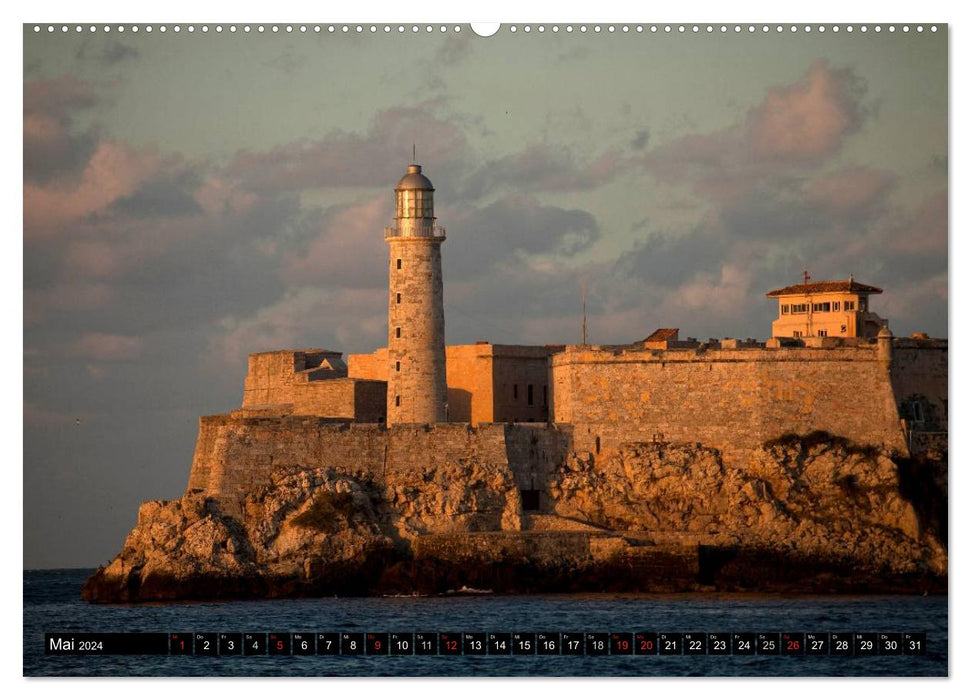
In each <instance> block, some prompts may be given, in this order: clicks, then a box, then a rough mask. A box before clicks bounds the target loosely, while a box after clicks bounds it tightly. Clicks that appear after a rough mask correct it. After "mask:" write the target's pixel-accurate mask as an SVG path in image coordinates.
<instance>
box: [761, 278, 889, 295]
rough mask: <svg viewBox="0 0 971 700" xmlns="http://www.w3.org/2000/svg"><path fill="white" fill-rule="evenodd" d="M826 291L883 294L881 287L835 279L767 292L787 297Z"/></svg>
mask: <svg viewBox="0 0 971 700" xmlns="http://www.w3.org/2000/svg"><path fill="white" fill-rule="evenodd" d="M824 292H855V293H858V294H882V293H883V290H882V289H880V288H879V287H871V286H870V285H869V284H860V283H859V282H854V281H853V280H835V281H832V282H809V283H808V284H794V285H792V286H791V287H783V288H782V289H774V290H772V291H771V292H769V293H767V294H766V295H765V296H767V297H787V296H795V295H805V294H822V293H824Z"/></svg>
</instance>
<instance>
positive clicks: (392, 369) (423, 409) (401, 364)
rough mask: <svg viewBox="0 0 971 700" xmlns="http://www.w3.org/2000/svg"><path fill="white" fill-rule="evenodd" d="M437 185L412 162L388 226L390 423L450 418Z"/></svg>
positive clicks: (399, 186) (442, 234) (400, 183)
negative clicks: (447, 399)
mask: <svg viewBox="0 0 971 700" xmlns="http://www.w3.org/2000/svg"><path fill="white" fill-rule="evenodd" d="M434 192H435V188H434V187H433V186H432V183H431V181H430V180H429V179H428V178H427V177H425V176H424V175H423V174H422V172H421V166H420V165H417V164H412V165H409V166H408V172H407V173H405V175H404V177H402V178H401V179H400V180H399V181H398V184H397V186H396V187H395V188H394V197H395V217H394V224H393V225H392V226H389V227H387V228H385V230H384V240H386V241H387V242H388V247H389V250H390V255H389V270H388V362H389V367H388V413H387V420H388V425H396V424H402V423H440V422H444V421H445V420H447V417H446V405H445V402H446V388H445V310H444V308H443V302H442V242H443V241H444V240H445V229H443V228H441V227H440V226H436V225H435V207H434V200H433V197H434Z"/></svg>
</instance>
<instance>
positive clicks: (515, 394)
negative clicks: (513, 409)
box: [512, 384, 519, 400]
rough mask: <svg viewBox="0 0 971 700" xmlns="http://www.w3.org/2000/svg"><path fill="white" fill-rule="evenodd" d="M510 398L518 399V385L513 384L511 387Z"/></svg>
mask: <svg viewBox="0 0 971 700" xmlns="http://www.w3.org/2000/svg"><path fill="white" fill-rule="evenodd" d="M512 398H513V400H516V399H518V398H519V385H518V384H513V385H512Z"/></svg>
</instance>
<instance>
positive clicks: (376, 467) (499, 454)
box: [188, 411, 566, 514]
mask: <svg viewBox="0 0 971 700" xmlns="http://www.w3.org/2000/svg"><path fill="white" fill-rule="evenodd" d="M563 443H564V438H562V436H560V435H558V434H557V433H556V431H553V430H552V429H549V428H547V427H546V426H545V425H544V426H538V427H535V428H533V427H529V426H506V425H501V424H488V425H482V426H480V427H472V426H469V425H468V424H464V423H443V424H438V425H435V426H424V425H402V426H393V427H392V428H390V429H386V428H385V427H384V426H383V425H379V424H363V423H334V422H328V421H327V420H326V419H321V418H316V417H311V416H295V415H266V416H253V415H252V413H251V412H249V411H237V412H234V413H232V414H229V415H221V416H206V417H204V418H201V419H200V422H199V439H198V442H197V443H196V452H195V456H194V458H193V461H192V471H191V473H190V476H189V486H188V488H189V489H190V490H192V489H199V490H201V491H203V492H205V493H206V494H207V495H209V496H211V497H212V498H215V499H216V500H218V501H219V502H220V503H221V504H222V505H223V507H224V509H225V510H226V512H228V513H237V514H238V513H239V512H241V511H240V508H241V505H242V502H243V501H244V500H245V497H246V495H247V494H248V493H251V492H252V491H253V490H255V489H257V488H259V487H260V486H263V485H266V484H268V483H269V480H270V475H271V473H272V472H273V470H274V469H278V468H281V467H288V466H299V467H302V468H308V469H314V468H321V467H330V468H332V469H335V470H337V471H339V472H342V473H345V474H348V475H352V476H354V477H355V478H358V479H361V480H364V481H373V482H376V483H378V484H382V483H383V482H384V480H385V479H386V477H387V476H388V475H391V474H394V473H397V472H402V471H407V472H412V473H424V472H425V471H426V470H428V468H429V467H430V466H436V465H444V464H449V463H452V464H454V463H457V462H459V461H467V460H477V461H479V462H480V463H481V464H482V465H483V466H485V467H489V468H496V469H513V472H514V476H515V477H516V481H517V483H518V484H520V488H530V487H531V485H530V481H529V478H530V475H532V474H534V473H535V474H545V473H547V472H548V470H549V469H551V468H552V460H554V459H557V458H558V457H559V456H560V455H561V454H563V453H565V449H566V448H565V446H564V444H563ZM524 475H525V476H524ZM537 478H538V477H537ZM523 484H525V485H523Z"/></svg>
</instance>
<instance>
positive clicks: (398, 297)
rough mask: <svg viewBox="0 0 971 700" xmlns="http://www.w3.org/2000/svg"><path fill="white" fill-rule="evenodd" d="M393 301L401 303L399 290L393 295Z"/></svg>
mask: <svg viewBox="0 0 971 700" xmlns="http://www.w3.org/2000/svg"><path fill="white" fill-rule="evenodd" d="M394 303H395V304H400V303H401V292H398V293H397V294H395V295H394Z"/></svg>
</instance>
